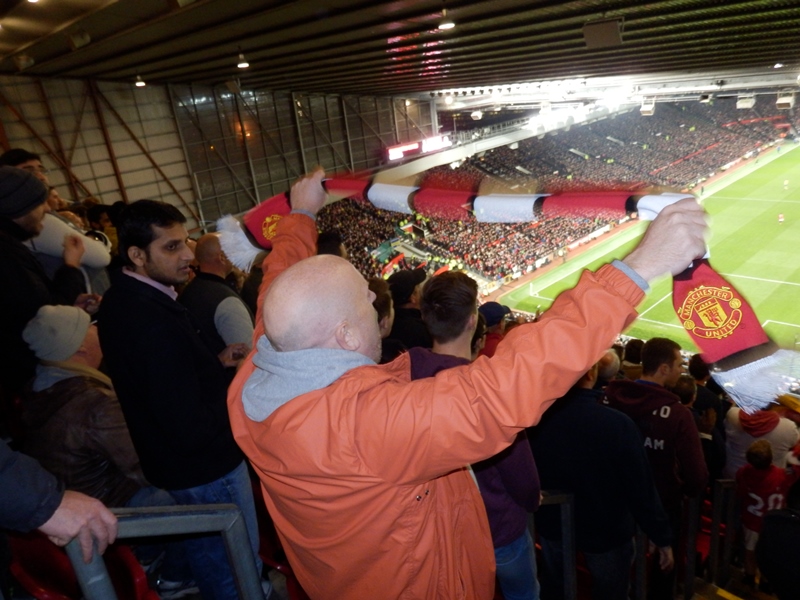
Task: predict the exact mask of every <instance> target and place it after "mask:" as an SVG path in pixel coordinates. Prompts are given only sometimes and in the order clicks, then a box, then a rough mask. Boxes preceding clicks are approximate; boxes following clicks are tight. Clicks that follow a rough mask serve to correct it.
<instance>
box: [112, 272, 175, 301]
mask: <svg viewBox="0 0 800 600" xmlns="http://www.w3.org/2000/svg"><path fill="white" fill-rule="evenodd" d="M122 272H123V273H125V275H127V276H129V277H133V278H134V279H138V280H139V281H141V282H142V283H146V284H147V285H149V286H151V287H154V288H156V289H157V290H158V291H160V292H164V293H165V294H166V295H167V296H169V297H170V298H172V299H173V300H177V299H178V292H176V291H175V288H173V287H172V286H171V285H164V284H163V283H158V282H157V281H156V280H155V279H150V278H149V277H145V276H144V275H139V273H136V272H134V271H131V270H130V269H129V268H128V267H123V268H122Z"/></svg>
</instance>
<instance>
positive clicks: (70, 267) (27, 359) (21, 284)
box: [0, 167, 96, 395]
mask: <svg viewBox="0 0 800 600" xmlns="http://www.w3.org/2000/svg"><path fill="white" fill-rule="evenodd" d="M46 200H47V188H46V187H45V185H44V184H43V183H42V182H41V181H39V180H38V179H37V178H36V177H35V176H34V175H32V174H31V173H28V172H27V171H23V170H22V169H17V168H15V167H0V347H2V348H3V349H4V358H3V360H2V361H0V385H1V386H2V389H3V391H4V392H5V393H7V394H9V395H11V394H16V393H18V392H19V391H21V389H22V387H23V386H24V384H25V383H26V382H27V381H28V380H29V379H30V378H31V377H33V373H34V369H35V368H36V357H35V356H34V355H33V352H31V351H30V350H29V349H28V346H27V345H26V344H25V342H24V341H23V340H22V330H23V328H24V327H25V324H26V323H27V322H28V321H29V320H30V319H32V318H33V316H34V315H35V314H36V311H37V310H39V307H41V306H44V305H45V304H74V303H76V302H78V303H79V304H80V305H81V306H82V307H84V308H88V307H89V304H92V305H93V306H94V305H96V298H94V297H90V296H89V295H88V294H83V292H84V291H85V290H86V286H85V282H84V278H83V274H82V273H81V271H80V270H79V269H78V265H79V264H80V259H81V256H83V250H84V248H83V242H82V241H81V239H80V238H79V237H78V236H77V235H76V236H67V237H66V238H65V239H64V265H63V266H61V267H60V268H59V269H58V270H57V271H56V273H55V275H54V276H53V278H52V279H50V278H49V277H48V276H47V275H46V274H45V271H44V268H43V267H42V265H41V264H40V263H39V261H38V260H36V257H35V256H34V255H33V253H32V252H31V251H30V250H29V249H28V248H27V247H26V246H25V245H24V244H23V242H24V241H26V240H29V239H31V238H33V237H36V236H37V235H38V234H39V232H40V231H41V230H42V221H43V219H44V215H45V213H46V212H48V211H49V210H50V209H49V208H48V206H47V202H46Z"/></svg>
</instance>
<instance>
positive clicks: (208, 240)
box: [178, 233, 253, 376]
mask: <svg viewBox="0 0 800 600" xmlns="http://www.w3.org/2000/svg"><path fill="white" fill-rule="evenodd" d="M194 258H195V260H196V261H197V272H196V275H195V277H194V279H192V280H191V281H190V282H189V284H188V285H187V286H186V287H185V288H184V290H183V291H182V292H181V295H180V296H179V297H178V302H180V303H181V304H183V305H184V306H185V307H186V309H187V310H188V311H189V314H190V315H191V316H192V319H193V320H194V322H195V324H196V325H197V327H198V328H199V330H200V335H201V336H202V337H203V340H204V341H205V342H206V344H208V347H209V349H210V350H211V351H212V352H213V353H214V354H219V353H220V352H222V351H223V350H224V349H225V347H226V346H230V345H231V344H246V345H247V347H248V348H249V347H250V345H251V344H252V341H253V315H252V314H251V313H250V309H249V308H247V305H246V304H245V303H244V301H243V300H242V299H241V297H240V296H239V294H237V293H236V292H235V291H234V290H233V289H232V288H231V286H229V285H228V284H227V282H226V281H225V278H226V277H227V276H228V275H230V273H231V271H232V270H233V265H232V264H231V261H229V260H228V257H227V256H225V253H224V252H223V251H222V247H221V246H220V245H219V234H218V233H207V234H205V235H204V236H202V237H201V238H200V239H199V240H197V246H196V247H195V250H194ZM231 376H233V375H232V374H231Z"/></svg>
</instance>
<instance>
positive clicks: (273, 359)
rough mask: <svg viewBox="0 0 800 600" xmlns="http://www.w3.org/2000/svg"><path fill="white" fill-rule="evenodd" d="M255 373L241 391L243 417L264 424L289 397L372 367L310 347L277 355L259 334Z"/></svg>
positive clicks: (353, 356) (356, 357) (361, 359)
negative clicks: (359, 368)
mask: <svg viewBox="0 0 800 600" xmlns="http://www.w3.org/2000/svg"><path fill="white" fill-rule="evenodd" d="M253 364H254V365H255V366H256V369H255V371H253V373H252V374H251V375H250V377H249V378H248V379H247V383H245V384H244V388H243V389H242V404H243V405H244V412H245V414H246V415H247V416H248V417H249V418H250V419H251V420H253V421H258V422H260V421H263V420H264V419H266V418H267V417H268V416H270V415H271V414H272V413H273V412H275V411H276V410H277V409H278V408H280V407H281V406H283V405H284V404H286V403H287V402H288V401H289V400H291V399H292V398H296V397H297V396H300V395H302V394H306V393H308V392H312V391H314V390H319V389H322V388H324V387H327V386H329V385H330V384H332V383H333V382H334V381H336V380H337V379H339V377H341V376H342V375H344V374H345V373H347V371H349V370H350V369H355V368H356V367H362V366H364V365H374V364H375V361H373V360H371V359H370V358H367V357H366V356H364V355H363V354H359V353H358V352H352V351H349V350H334V349H329V348H310V349H308V350H295V351H291V352H278V351H277V350H275V349H274V348H273V347H272V345H271V344H270V343H269V340H268V339H267V336H265V335H262V336H261V337H260V338H259V340H258V342H257V343H256V354H255V356H254V357H253Z"/></svg>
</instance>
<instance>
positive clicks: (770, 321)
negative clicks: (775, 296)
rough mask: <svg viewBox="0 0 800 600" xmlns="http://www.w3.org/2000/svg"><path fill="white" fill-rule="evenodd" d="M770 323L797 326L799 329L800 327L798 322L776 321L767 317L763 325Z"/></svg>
mask: <svg viewBox="0 0 800 600" xmlns="http://www.w3.org/2000/svg"><path fill="white" fill-rule="evenodd" d="M769 323H777V324H778V325H786V326H787V327H797V328H798V329H800V325H798V324H796V323H785V322H784V321H775V320H773V319H767V320H766V321H764V322H763V323H762V324H761V326H762V327H766V326H767V325H768V324H769Z"/></svg>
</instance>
